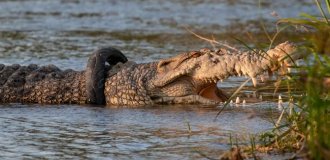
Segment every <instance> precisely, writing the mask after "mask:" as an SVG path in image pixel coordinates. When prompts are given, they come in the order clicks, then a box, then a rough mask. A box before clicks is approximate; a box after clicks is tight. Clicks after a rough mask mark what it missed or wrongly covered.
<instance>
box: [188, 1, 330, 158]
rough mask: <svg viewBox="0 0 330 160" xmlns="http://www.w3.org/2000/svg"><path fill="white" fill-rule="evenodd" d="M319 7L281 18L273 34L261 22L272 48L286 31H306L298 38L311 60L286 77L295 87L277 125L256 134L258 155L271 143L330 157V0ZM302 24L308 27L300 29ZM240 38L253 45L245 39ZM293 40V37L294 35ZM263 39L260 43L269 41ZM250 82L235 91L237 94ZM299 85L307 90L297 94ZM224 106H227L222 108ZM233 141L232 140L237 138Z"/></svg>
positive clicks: (299, 154)
mask: <svg viewBox="0 0 330 160" xmlns="http://www.w3.org/2000/svg"><path fill="white" fill-rule="evenodd" d="M324 4H325V6H324ZM315 7H316V8H318V10H319V11H320V16H317V15H310V14H307V13H302V14H301V17H300V18H279V20H278V22H277V23H276V27H275V28H276V32H275V33H274V34H273V35H271V34H270V33H269V32H267V30H266V28H267V27H265V26H264V23H262V21H261V22H260V24H261V25H262V27H261V28H263V30H264V33H265V36H266V38H267V39H268V40H269V43H268V48H271V47H272V46H273V44H274V43H275V42H276V40H277V38H278V36H279V35H280V34H281V33H282V32H283V31H286V30H290V32H292V31H293V32H300V33H298V34H300V37H299V40H298V41H297V39H295V40H294V41H296V42H297V43H298V44H299V47H300V49H301V51H304V52H305V53H306V54H305V56H306V57H308V58H306V59H305V60H304V61H305V64H306V65H305V66H301V67H298V68H296V70H297V74H295V75H288V78H287V80H284V81H281V82H280V83H285V84H286V85H287V88H288V90H289V91H292V92H290V94H289V103H288V105H287V106H283V107H284V109H283V110H282V113H281V115H280V116H279V118H278V119H277V120H273V123H274V128H273V129H271V130H269V131H267V132H264V133H260V134H259V135H257V136H251V137H250V142H251V144H250V147H249V149H248V150H249V151H250V152H251V155H252V156H253V157H254V158H255V159H256V157H255V152H256V150H259V151H260V150H262V149H265V148H271V149H275V150H278V151H285V152H296V154H295V155H294V157H292V158H298V157H302V158H308V159H327V158H329V157H330V58H329V56H330V22H329V19H328V17H330V0H324V1H323V3H320V1H319V0H315ZM324 8H326V9H324ZM297 29H298V30H302V31H297ZM189 32H191V31H190V30H189ZM192 33H193V32H192ZM193 34H194V35H195V36H197V37H198V38H201V39H204V40H207V41H208V42H210V43H211V45H212V46H214V45H215V44H217V45H222V46H224V47H227V48H229V49H232V50H235V49H236V48H234V47H231V46H228V45H227V44H222V43H220V42H217V41H216V40H215V39H214V37H212V38H211V39H208V38H205V37H201V36H199V35H197V34H195V33H193ZM237 40H238V41H239V42H241V43H242V44H243V45H244V46H247V48H250V47H249V46H248V45H247V44H246V43H244V41H241V40H239V39H237ZM287 40H289V41H290V40H291V39H290V37H288V39H287ZM254 41H255V40H254ZM263 44H264V43H260V44H255V45H254V46H263ZM251 48H252V47H251ZM245 83H246V82H244V83H243V84H242V85H241V87H239V89H237V91H236V92H235V93H234V94H233V95H232V96H231V97H235V95H236V94H237V93H238V92H239V91H240V90H241V88H242V86H244V85H245ZM297 86H299V87H300V88H299V90H301V91H302V93H303V94H302V96H296V94H295V92H294V90H295V87H297ZM227 104H228V103H226V104H225V105H224V107H225V106H226V105H227ZM224 107H223V108H224ZM221 111H222V109H221V110H220V111H219V114H220V113H221ZM219 114H218V115H219ZM218 115H217V116H218ZM230 141H231V143H232V138H230ZM256 144H259V145H256ZM266 150H267V149H266Z"/></svg>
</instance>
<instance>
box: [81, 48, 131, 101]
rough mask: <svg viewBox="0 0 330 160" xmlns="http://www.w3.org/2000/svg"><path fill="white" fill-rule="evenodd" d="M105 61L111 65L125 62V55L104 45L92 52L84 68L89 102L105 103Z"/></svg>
mask: <svg viewBox="0 0 330 160" xmlns="http://www.w3.org/2000/svg"><path fill="white" fill-rule="evenodd" d="M106 62H107V63H108V64H109V65H110V67H111V66H113V65H115V64H117V63H118V62H122V63H125V62H127V58H126V56H125V55H124V54H123V53H122V52H120V51H119V50H117V49H115V48H112V47H106V48H101V49H99V50H96V51H95V52H93V54H92V55H91V56H90V57H89V59H88V64H87V68H86V75H85V76H86V90H87V101H88V103H91V104H99V105H102V104H105V96H104V83H105V76H106V73H107V69H106V68H107V65H106Z"/></svg>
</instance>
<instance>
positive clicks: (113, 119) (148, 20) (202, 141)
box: [0, 0, 317, 159]
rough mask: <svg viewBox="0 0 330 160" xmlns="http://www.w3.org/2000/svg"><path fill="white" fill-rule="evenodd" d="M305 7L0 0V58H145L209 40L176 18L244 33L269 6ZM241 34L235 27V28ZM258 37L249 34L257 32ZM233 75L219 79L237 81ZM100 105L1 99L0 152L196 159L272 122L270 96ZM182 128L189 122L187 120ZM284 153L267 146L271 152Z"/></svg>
mask: <svg viewBox="0 0 330 160" xmlns="http://www.w3.org/2000/svg"><path fill="white" fill-rule="evenodd" d="M273 11H276V13H277V14H278V15H279V16H281V17H295V16H298V15H299V13H300V12H309V13H314V12H316V11H317V9H316V8H315V7H313V6H311V4H310V2H309V1H300V0H299V1H298V0H292V1H286V0H279V1H272V2H271V1H262V3H261V4H260V6H259V4H258V3H257V2H256V1H254V0H248V1H245V0H244V1H243V0H192V1H187V2H186V1H181V0H168V1H161V0H136V1H119V0H118V1H116V0H91V1H87V0H15V1H11V0H0V63H4V64H12V63H19V64H22V65H24V64H30V63H36V64H40V65H45V64H51V63H52V64H56V65H57V66H59V67H60V68H63V69H66V68H73V69H76V70H82V69H84V67H85V66H86V61H87V58H88V56H89V54H90V53H91V52H92V51H93V50H95V49H97V48H99V47H104V46H113V47H116V48H119V49H120V50H122V51H123V52H124V53H125V55H127V57H128V58H129V59H130V60H133V61H137V62H149V61H154V60H159V59H161V58H165V57H170V56H173V55H176V54H177V53H180V52H183V51H187V50H194V49H200V48H203V47H212V46H211V45H210V44H209V43H207V42H205V41H202V40H200V39H198V38H195V37H194V36H192V35H191V34H190V33H189V32H187V30H186V29H185V27H188V28H190V29H192V30H193V31H195V32H197V33H200V34H204V35H206V36H209V37H210V36H211V35H215V38H217V39H218V40H221V41H229V42H233V40H232V37H233V36H236V37H244V36H246V35H244V34H245V33H246V32H247V31H255V28H254V26H256V25H258V23H255V22H258V20H260V17H262V18H263V19H264V20H265V21H266V22H270V24H272V22H274V21H275V20H276V18H275V17H273V16H271V13H272V12H273ZM242 35H244V36H242ZM256 38H258V37H256ZM244 80H245V79H244V78H243V79H242V78H234V79H231V80H230V81H229V83H228V82H227V83H223V84H220V85H221V86H222V87H235V86H236V87H237V86H239V85H240V83H241V82H242V81H244ZM220 107H221V106H218V107H215V106H198V105H196V106H149V107H143V108H125V106H123V108H109V107H108V108H102V107H91V106H78V105H46V106H45V105H38V104H37V105H22V104H7V105H0V142H1V143H0V157H1V159H18V158H27V159H38V158H40V159H44V158H50V159H69V158H70V159H71V158H84V159H85V158H94V159H111V158H112V159H195V158H205V157H204V156H203V154H205V155H208V156H209V157H212V158H217V157H219V155H221V154H222V153H223V152H224V151H225V150H228V149H229V148H230V147H231V145H230V144H229V137H230V135H234V136H237V137H238V138H239V139H241V140H242V141H240V143H246V141H245V140H244V139H248V136H249V135H251V134H257V133H260V132H262V131H265V130H267V129H269V128H271V127H273V125H272V122H271V119H273V118H277V116H278V114H279V112H278V110H277V104H276V103H271V102H269V103H268V102H265V103H261V104H251V105H250V106H246V107H242V106H239V107H235V106H233V107H230V108H227V109H225V111H223V112H222V113H221V114H220V116H219V117H218V118H217V119H216V120H214V118H215V116H216V114H217V113H218V111H219V109H220ZM189 128H190V129H189ZM277 156H280V158H283V157H282V155H273V157H270V158H273V159H277V158H278V157H277Z"/></svg>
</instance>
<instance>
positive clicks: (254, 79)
mask: <svg viewBox="0 0 330 160" xmlns="http://www.w3.org/2000/svg"><path fill="white" fill-rule="evenodd" d="M251 79H252V83H253V86H254V87H257V83H258V81H257V78H256V77H251Z"/></svg>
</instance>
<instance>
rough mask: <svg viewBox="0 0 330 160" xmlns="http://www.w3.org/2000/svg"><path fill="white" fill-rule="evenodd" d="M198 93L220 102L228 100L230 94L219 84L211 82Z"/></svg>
mask: <svg viewBox="0 0 330 160" xmlns="http://www.w3.org/2000/svg"><path fill="white" fill-rule="evenodd" d="M198 95H200V96H202V97H204V98H207V99H210V100H213V101H218V102H224V101H226V100H228V98H229V96H228V95H226V94H225V93H224V92H223V91H222V90H220V89H219V88H218V87H217V84H216V83H214V84H210V85H209V86H207V87H205V88H203V89H202V90H200V91H199V93H198Z"/></svg>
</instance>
